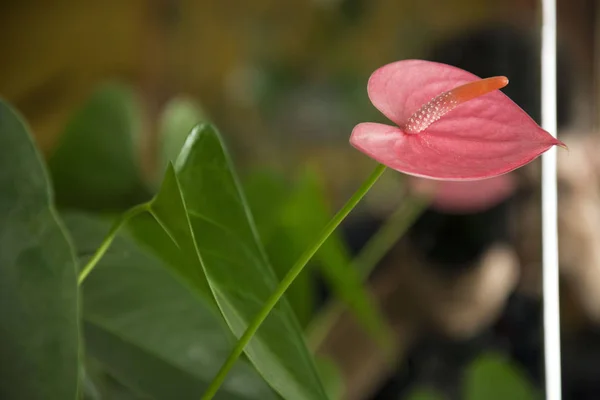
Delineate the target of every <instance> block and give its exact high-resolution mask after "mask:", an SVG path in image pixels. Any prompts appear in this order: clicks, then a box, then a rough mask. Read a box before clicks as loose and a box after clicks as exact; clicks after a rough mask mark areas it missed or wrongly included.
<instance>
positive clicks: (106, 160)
mask: <svg viewBox="0 0 600 400" xmlns="http://www.w3.org/2000/svg"><path fill="white" fill-rule="evenodd" d="M140 120H141V117H140V110H138V108H137V103H136V99H135V97H134V94H133V92H132V91H131V90H130V89H129V88H126V87H122V86H118V85H104V86H102V87H100V88H99V89H98V90H97V91H96V92H95V93H94V94H93V95H92V97H91V98H90V100H89V101H88V102H87V103H86V104H85V105H84V107H83V108H82V109H81V110H79V111H78V112H77V113H76V114H75V116H74V117H73V119H72V120H71V121H70V123H69V124H68V126H67V128H66V130H65V132H64V133H63V135H62V136H61V140H60V142H59V144H58V147H57V149H56V151H55V152H54V153H53V154H52V156H51V158H50V160H49V162H48V164H49V168H50V172H51V175H52V181H53V182H54V188H55V191H56V199H57V203H58V205H59V206H60V207H65V208H72V209H82V210H102V211H105V210H109V211H112V210H119V211H121V210H124V209H126V208H128V207H130V206H132V205H134V204H137V203H139V202H142V201H144V200H148V199H149V198H150V196H151V194H149V191H148V189H147V188H146V185H145V183H144V182H143V178H142V174H141V172H140V160H139V154H140V151H139V148H138V147H139V138H138V137H137V135H138V134H139V131H140Z"/></svg>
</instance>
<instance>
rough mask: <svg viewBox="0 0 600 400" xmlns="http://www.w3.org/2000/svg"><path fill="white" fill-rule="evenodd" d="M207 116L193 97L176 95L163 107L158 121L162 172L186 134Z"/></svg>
mask: <svg viewBox="0 0 600 400" xmlns="http://www.w3.org/2000/svg"><path fill="white" fill-rule="evenodd" d="M207 119H208V118H207V116H206V114H205V113H204V111H203V110H202V109H201V107H200V105H199V104H197V102H195V101H194V100H193V99H191V98H187V97H177V98H175V99H173V100H171V101H169V103H167V106H166V107H165V110H164V112H163V113H162V115H161V118H160V122H159V126H160V127H159V149H160V150H159V157H160V160H159V163H160V167H161V168H160V172H161V173H162V172H164V171H165V170H166V168H167V165H168V164H169V162H175V160H176V159H177V156H178V155H179V151H180V150H181V148H182V147H183V144H184V143H185V140H186V138H187V136H188V134H189V133H190V132H191V131H192V129H193V128H194V127H195V126H196V125H198V124H199V123H201V122H205V121H207Z"/></svg>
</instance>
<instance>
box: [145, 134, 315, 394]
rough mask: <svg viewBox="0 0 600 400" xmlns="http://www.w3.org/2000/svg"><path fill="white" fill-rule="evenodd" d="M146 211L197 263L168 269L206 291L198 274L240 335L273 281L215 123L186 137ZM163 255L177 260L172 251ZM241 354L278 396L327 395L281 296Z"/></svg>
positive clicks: (300, 334) (187, 256)
mask: <svg viewBox="0 0 600 400" xmlns="http://www.w3.org/2000/svg"><path fill="white" fill-rule="evenodd" d="M175 174H176V175H175ZM151 210H152V214H153V216H154V217H155V219H156V221H158V223H159V224H160V225H161V226H162V227H163V228H164V229H165V231H166V232H168V234H169V236H170V237H171V239H172V240H173V242H174V243H175V244H176V245H177V247H178V248H179V249H181V250H182V252H183V253H184V254H186V257H184V258H185V259H189V258H190V257H192V256H194V257H195V259H194V261H191V262H194V263H197V265H198V267H197V268H194V266H193V265H191V264H190V265H179V266H177V267H175V268H174V269H175V270H176V272H177V273H178V274H179V275H180V276H181V277H182V278H184V279H185V281H186V282H187V283H188V284H189V285H190V286H191V287H193V288H194V289H195V290H196V291H197V292H198V293H201V294H202V293H206V289H205V284H204V283H203V281H202V279H200V278H199V274H200V275H202V272H204V274H205V275H206V278H205V279H206V280H207V281H208V284H209V285H210V289H211V291H212V294H213V295H214V297H215V299H216V302H217V304H218V306H219V309H220V310H221V312H222V314H223V316H224V318H225V320H226V321H227V323H228V325H229V327H230V329H231V330H232V332H233V333H234V335H235V336H236V337H238V338H239V337H240V336H241V335H242V334H243V333H244V331H245V330H246V328H247V326H248V324H249V323H250V321H251V320H252V319H253V318H254V317H255V316H256V315H257V314H258V313H259V311H260V310H261V309H262V307H263V305H264V304H265V302H266V301H267V299H268V298H269V296H270V295H271V294H272V293H273V292H274V291H275V288H276V286H277V282H278V281H277V278H276V276H275V274H274V272H273V270H272V269H271V266H270V265H269V263H268V261H267V258H266V256H265V253H264V250H263V249H262V245H261V244H260V242H259V240H258V237H257V235H256V229H255V227H254V222H253V220H252V216H251V214H250V211H249V208H248V206H247V204H246V200H245V198H244V196H243V194H242V191H241V188H240V185H239V183H238V179H237V177H236V175H235V173H234V172H233V168H232V164H231V161H230V159H229V156H228V154H227V152H226V150H225V149H224V146H223V143H222V140H221V138H220V136H219V134H218V133H217V132H216V130H215V129H214V128H213V127H211V126H209V125H201V126H199V127H197V128H195V129H194V130H193V131H192V133H191V134H190V135H189V137H188V139H187V141H186V143H185V145H184V147H183V149H182V151H181V153H180V155H179V157H178V159H177V163H176V172H175V171H174V170H173V167H170V168H168V169H167V173H166V176H165V180H164V182H163V185H162V187H161V189H160V191H159V193H158V195H157V197H156V198H155V200H153V201H152V203H151ZM182 210H183V211H185V213H182ZM186 235H187V236H186ZM194 252H195V253H196V254H193V253H194ZM169 258H170V259H171V260H173V261H175V260H176V258H175V257H174V254H173V252H171V253H170V256H169ZM174 264H175V262H171V263H170V265H171V266H173V265H174ZM245 352H246V355H247V356H248V358H249V359H250V360H251V361H252V363H253V364H254V365H255V367H256V368H257V369H258V371H259V372H260V374H261V375H262V376H263V377H264V378H265V380H266V381H267V382H268V383H269V384H270V385H271V386H272V387H273V388H274V389H275V390H276V391H277V392H279V393H280V394H281V395H282V396H283V397H284V398H286V399H291V400H294V399H326V398H327V395H326V393H325V389H324V388H323V385H322V383H321V381H320V378H319V375H318V372H317V369H316V367H315V364H314V360H313V358H312V356H311V355H310V353H309V351H308V349H307V347H306V344H305V342H304V338H303V336H302V330H301V327H300V325H299V323H298V321H297V320H296V318H295V315H294V313H293V311H292V309H291V307H290V306H289V304H288V302H287V300H286V299H283V300H282V301H281V302H280V303H279V304H278V306H277V307H276V308H275V309H274V310H273V312H272V313H271V315H270V316H269V318H267V320H266V321H265V323H264V324H263V325H262V327H261V329H260V331H258V332H257V334H256V336H255V337H254V338H253V340H252V341H250V343H249V345H248V346H247V347H246V349H245ZM223 361H224V360H223Z"/></svg>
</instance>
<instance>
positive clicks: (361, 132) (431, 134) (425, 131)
mask: <svg viewBox="0 0 600 400" xmlns="http://www.w3.org/2000/svg"><path fill="white" fill-rule="evenodd" d="M507 84H508V79H507V78H506V77H493V78H487V79H481V78H479V77H477V76H476V75H473V74H471V73H469V72H467V71H464V70H462V69H459V68H455V67H452V66H450V65H445V64H440V63H436V62H430V61H422V60H405V61H398V62H394V63H391V64H388V65H385V66H383V67H381V68H379V69H378V70H376V71H375V72H374V73H373V74H372V75H371V77H370V78H369V83H368V88H367V91H368V94H369V98H370V99H371V102H372V103H373V105H374V106H375V107H377V109H379V111H381V112H382V113H383V114H384V115H385V116H386V117H388V118H389V119H390V120H392V121H393V122H394V123H395V124H396V125H397V126H391V125H384V124H378V123H372V122H364V123H360V124H358V125H357V126H356V127H355V128H354V130H353V131H352V135H351V137H350V143H351V144H352V145H353V146H354V147H355V148H357V149H358V150H360V151H361V152H363V153H365V154H367V155H368V156H370V157H371V158H374V159H375V160H377V161H379V162H380V163H381V164H384V165H386V166H387V167H389V168H392V169H395V170H397V171H400V172H403V173H406V174H409V175H413V176H418V177H423V178H429V179H437V180H452V181H469V180H479V179H486V178H491V177H494V176H498V175H502V174H505V173H507V172H510V171H512V170H514V169H517V168H519V167H521V166H523V165H525V164H527V163H529V162H530V161H532V160H534V159H535V158H536V157H538V156H539V155H540V154H542V153H543V152H545V151H546V150H548V149H549V148H550V147H552V146H554V145H559V146H563V147H565V145H564V144H563V143H562V142H561V141H559V140H558V139H556V138H554V137H553V136H552V135H550V134H549V133H548V132H546V131H544V130H543V129H542V128H540V127H539V126H538V125H537V124H536V123H535V121H534V120H533V119H531V117H529V115H527V113H525V111H523V110H522V109H521V108H520V107H519V106H518V105H517V104H515V103H514V102H513V101H512V100H511V99H510V98H508V97H507V96H506V95H505V94H503V93H502V92H500V91H499V90H498V89H501V88H503V87H504V86H506V85H507Z"/></svg>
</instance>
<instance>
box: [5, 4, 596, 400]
mask: <svg viewBox="0 0 600 400" xmlns="http://www.w3.org/2000/svg"><path fill="white" fill-rule="evenodd" d="M540 12H541V10H540V4H539V1H535V0H504V1H494V0H446V1H439V0H305V1H300V0H288V1H285V2H284V1H274V0H252V1H234V0H195V1H192V0H129V1H116V0H105V1H104V2H92V1H73V0H56V1H54V2H44V1H40V0H22V1H8V0H5V1H2V2H1V3H0V54H1V57H0V96H1V97H3V98H5V99H6V100H8V101H9V102H11V103H12V104H13V105H14V106H15V107H16V108H17V109H18V110H19V111H20V112H22V113H23V114H24V116H25V117H26V119H27V120H28V122H29V124H30V125H31V128H32V131H33V134H34V136H35V138H36V140H37V141H38V144H39V146H40V148H41V149H42V151H43V153H44V155H45V157H46V158H47V159H48V162H49V165H50V167H51V170H52V176H53V179H54V184H55V188H56V196H57V201H58V202H59V205H61V206H63V207H71V208H79V209H85V210H94V211H100V212H115V211H120V210H123V209H125V208H127V207H128V206H130V205H132V204H135V203H137V202H139V201H142V200H144V199H146V198H148V196H149V195H151V193H152V191H153V189H155V188H156V185H157V184H158V183H159V181H160V176H161V173H162V171H163V168H164V165H165V163H166V162H167V161H168V160H169V159H170V158H172V157H173V154H177V152H178V150H179V148H180V146H181V144H182V143H183V140H184V138H185V134H187V133H188V132H189V129H191V128H192V126H193V125H194V124H195V123H197V122H199V121H211V122H213V123H215V124H216V126H217V127H218V128H219V129H220V131H221V132H222V133H223V135H224V137H225V140H226V141H227V143H228V146H229V148H230V150H231V151H232V154H233V157H234V160H235V163H236V166H237V169H238V171H239V173H240V175H241V178H242V181H243V184H244V186H245V187H246V190H247V191H248V197H249V200H250V203H251V205H252V208H253V211H254V213H255V217H256V219H257V223H258V224H259V228H260V226H261V223H262V222H264V221H268V220H269V218H273V216H269V210H272V208H271V205H272V204H274V203H273V202H275V201H276V198H275V197H276V196H275V195H274V193H275V192H274V191H273V190H272V189H273V185H274V183H273V182H278V183H277V184H280V185H282V186H284V187H287V188H288V189H289V188H290V187H291V188H292V189H289V190H295V189H294V188H297V186H298V185H302V182H303V179H305V178H306V176H310V177H311V178H310V179H315V180H316V182H317V184H318V185H319V187H320V188H321V189H320V190H321V193H322V198H320V201H321V200H322V201H323V203H324V204H326V207H327V209H328V210H329V212H330V213H333V212H334V211H335V210H337V209H338V208H339V207H340V206H341V205H342V204H343V203H344V201H345V200H346V199H347V198H348V197H349V196H350V195H351V194H352V193H353V192H354V190H356V188H357V187H358V185H360V183H361V182H362V180H363V179H364V178H366V176H367V175H368V173H369V172H370V170H371V169H372V168H373V166H374V163H373V161H372V160H370V159H369V158H367V157H364V156H363V155H362V154H360V153H358V152H357V151H356V150H355V149H353V148H352V147H351V146H349V145H348V138H349V135H350V132H351V130H352V128H353V126H354V125H356V124H357V123H359V122H363V121H385V118H384V117H383V116H381V115H380V114H379V112H378V111H377V110H376V109H375V108H374V107H373V106H372V105H371V103H370V102H369V100H368V97H367V93H366V83H367V80H368V78H369V75H370V74H371V73H372V72H373V71H374V70H375V69H376V68H378V67H380V66H382V65H384V64H386V63H389V62H392V61H397V60H401V59H408V58H420V59H426V60H431V61H439V62H443V63H447V64H451V65H455V66H457V67H460V68H463V69H466V70H468V71H470V72H472V73H474V74H476V75H478V76H481V77H489V76H494V75H505V76H507V77H508V78H509V80H510V84H509V86H507V87H506V88H505V89H503V91H504V92H505V93H506V94H507V95H508V96H509V97H511V98H512V99H513V100H514V101H515V102H516V103H517V104H518V105H519V106H521V107H522V108H523V109H524V110H525V111H527V112H528V113H529V114H530V115H531V116H532V117H533V118H534V119H536V120H537V121H538V122H539V121H540V97H539V96H540V95H539V92H540V90H539V82H540V74H539V70H540V61H539V53H540V46H539V44H540V36H539V32H540ZM558 25H559V31H558V39H559V58H560V59H559V66H558V84H559V99H558V101H559V104H558V106H559V129H560V130H559V135H560V136H561V139H562V140H563V141H564V142H566V143H567V145H568V146H569V148H570V151H569V152H559V190H560V193H559V209H560V214H561V216H560V222H559V224H560V230H561V234H560V235H561V236H560V242H561V245H560V246H561V248H560V254H561V271H562V281H561V291H562V293H563V294H562V296H563V297H562V304H561V307H562V308H563V314H562V325H563V335H562V340H563V379H564V384H563V391H564V398H565V399H567V400H570V399H573V400H574V399H597V398H600V331H599V330H598V324H599V323H600V162H599V161H598V157H597V155H596V153H594V151H595V150H594V149H595V146H597V145H600V137H599V136H598V131H597V129H596V128H597V127H598V120H599V114H598V94H599V91H600V83H599V82H598V79H597V78H598V77H599V76H600V62H599V61H600V60H599V57H600V51H599V50H600V3H598V2H597V1H594V0H568V1H567V0H558ZM124 103H126V106H124V108H123V109H124V110H125V111H123V112H122V113H120V114H119V112H120V111H118V112H115V110H114V109H115V107H117V105H120V104H124ZM132 113H133V114H135V117H132V116H131V114H132ZM174 124H175V125H177V126H179V127H180V129H178V130H177V132H178V135H177V134H175V133H173V131H172V130H169V129H166V128H165V126H167V125H168V126H173V125H174ZM82 127H83V128H82ZM81 129H83V131H84V133H83V136H81V135H82V134H81V133H79V135H80V136H79V137H78V138H77V137H75V136H77V132H82V130H81ZM86 129H87V130H86ZM74 132H75V133H74ZM85 135H89V136H85ZM125 136H127V139H125V138H124V137H125ZM73 137H75V138H73ZM596 142H598V143H596ZM73 149H75V150H76V152H77V153H79V154H80V157H79V158H78V159H77V160H75V159H73V158H70V156H69V154H73V151H74V150H73ZM128 151H132V152H133V156H131V155H128V154H127V152H128ZM76 162H78V163H80V164H74V163H76ZM107 166H108V167H107ZM78 169H84V170H87V171H88V172H89V171H95V172H90V173H91V174H93V180H95V181H94V182H95V187H96V188H104V189H107V190H102V193H96V192H94V191H93V190H91V189H90V190H88V189H89V188H88V187H87V186H86V185H87V184H89V182H87V183H86V182H85V181H81V180H78V174H77V173H76V170H78ZM115 170H116V171H119V173H120V176H119V179H115V177H114V171H115ZM111 171H113V172H112V173H113V175H112V176H108V175H107V174H110V173H111ZM307 171H308V172H307ZM307 174H308V175H307ZM88 177H89V175H88ZM421 184H422V182H420V181H418V180H415V179H408V178H406V177H403V176H400V174H394V173H391V172H388V173H387V174H386V175H385V176H384V178H383V179H382V180H381V182H380V183H379V184H378V185H377V186H376V187H375V188H374V189H373V191H372V192H371V193H370V194H369V196H368V199H366V200H365V201H364V202H363V204H362V205H361V206H360V207H359V208H358V209H357V210H356V211H355V212H354V213H353V214H352V216H351V218H349V219H348V220H347V221H346V222H345V224H344V226H343V236H342V238H343V245H344V246H345V248H346V249H347V252H348V253H349V254H350V255H355V254H359V253H360V251H361V249H363V248H364V246H365V245H366V244H368V243H370V240H372V239H373V237H374V235H376V233H377V232H381V227H382V226H386V225H385V224H386V221H388V220H390V218H391V219H392V225H394V224H396V226H400V225H402V226H406V229H405V230H402V231H401V232H400V231H398V232H397V233H389V232H388V233H387V236H386V237H387V238H388V239H389V242H390V243H389V246H387V247H385V246H384V250H385V251H383V250H382V254H381V256H382V257H379V258H378V257H375V261H376V262H374V265H372V266H369V268H368V271H366V272H365V275H366V276H368V285H369V289H370V291H371V293H372V296H373V298H374V299H376V301H377V303H378V304H379V306H380V308H381V310H382V311H383V314H384V316H385V318H386V320H387V321H388V322H389V323H390V326H391V327H392V328H393V331H394V340H395V344H396V346H395V348H394V351H393V352H392V354H382V353H381V351H379V350H378V348H377V346H376V345H375V344H374V343H373V342H372V341H371V339H370V338H369V335H367V334H366V333H365V332H364V330H363V329H362V328H361V326H360V324H358V323H357V322H356V321H355V320H354V318H353V316H352V315H351V313H348V312H342V313H341V314H340V315H338V316H337V317H336V318H334V319H329V320H328V321H329V322H328V323H327V324H325V328H323V327H322V326H320V325H319V326H318V328H317V329H316V331H317V332H320V333H319V334H318V335H317V334H314V332H315V330H314V329H313V330H311V329H309V328H307V329H308V331H310V332H313V333H312V334H309V341H310V343H311V345H312V346H313V348H314V350H315V351H316V352H317V353H318V354H320V355H323V356H326V357H328V358H329V359H330V360H332V361H333V363H334V365H335V366H336V368H337V369H338V372H339V376H340V382H341V386H340V387H341V389H340V393H341V394H340V396H341V397H342V398H344V399H355V400H367V399H373V400H384V399H405V398H408V396H413V398H415V399H416V398H421V399H429V398H448V399H463V398H473V399H474V398H475V397H472V396H471V395H469V393H470V392H469V391H474V392H477V393H480V396H479V398H485V399H488V398H489V399H496V398H498V399H501V398H519V399H529V398H541V394H542V393H543V349H542V343H543V342H542V328H541V290H540V286H541V281H540V277H541V272H540V260H541V251H540V249H541V245H540V234H539V227H540V218H539V213H540V210H539V160H538V161H536V162H534V163H532V164H531V165H528V166H527V167H525V168H523V169H521V170H519V171H516V172H514V173H511V174H509V175H507V176H505V177H503V178H501V179H498V180H490V181H489V182H488V181H486V182H483V183H477V184H471V185H458V184H456V185H453V184H447V185H445V186H441V187H438V191H437V192H436V193H437V194H436V195H434V197H433V198H432V199H425V198H424V197H423V190H422V186H421ZM103 185H107V186H106V187H105V186H103ZM486 185H487V186H486ZM499 188H500V189H499ZM108 189H110V190H108ZM495 189H498V190H495ZM107 192H108V193H107ZM481 193H495V195H493V196H488V197H487V198H485V199H480V200H477V201H474V200H473V199H474V198H477V195H478V194H481ZM484 197H485V196H484ZM287 210H288V211H286V212H287V213H288V214H286V215H288V220H292V221H294V223H290V224H288V227H289V226H292V227H293V228H294V229H299V226H298V224H300V223H301V222H302V221H303V220H304V219H307V218H308V216H309V215H310V214H311V212H312V211H311V209H310V208H308V209H307V208H306V207H304V208H302V207H297V208H294V207H288V208H287ZM303 213H304V214H303ZM394 218H396V219H395V220H394ZM308 219H310V218H308ZM325 221H326V220H325ZM394 221H395V222H394ZM264 224H267V222H264ZM294 224H296V225H294ZM317 224H318V223H317ZM388 226H389V224H388ZM265 231H266V230H265ZM394 235H395V236H394ZM262 236H263V239H264V240H265V241H267V242H268V243H266V244H265V245H266V246H267V248H268V249H269V248H270V251H269V253H270V257H271V259H272V261H273V263H274V264H276V263H277V262H276V261H277V254H278V253H277V251H278V249H279V253H282V252H283V250H282V247H281V246H283V245H282V244H281V243H277V242H276V241H275V239H272V241H271V242H269V240H270V239H268V238H265V236H268V233H264V232H263V234H262ZM281 257H283V258H285V256H283V255H282V256H281ZM288 258H289V257H288ZM287 267H289V265H287ZM283 268H285V265H284V267H283ZM306 282H307V283H306V284H305V285H304V286H303V287H299V286H298V287H297V288H296V289H297V290H296V292H294V293H291V294H290V297H293V296H296V297H295V298H296V300H295V301H292V303H294V304H295V305H296V307H295V309H296V312H297V313H298V316H299V319H300V320H301V322H303V324H304V325H305V326H307V327H309V326H312V325H311V324H312V323H313V322H314V321H315V320H317V321H318V320H319V318H317V317H318V316H319V315H320V314H319V313H320V312H321V311H322V310H324V309H326V308H327V305H328V304H329V303H330V301H331V298H332V295H331V293H330V289H329V286H328V285H327V284H326V279H325V278H324V277H323V276H322V274H321V273H320V272H319V270H318V268H316V269H314V270H313V272H312V273H311V274H310V275H308V276H307V281H306ZM313 325H314V324H313ZM317 325H318V324H317ZM314 337H316V338H317V339H314ZM313 339H314V340H313ZM390 360H391V361H390ZM474 377H475V378H474ZM467 381H468V382H470V383H468V382H467ZM465 382H467V383H465ZM486 390H487V392H486ZM503 390H504V391H503ZM430 391H431V393H430ZM433 392H435V393H437V395H439V396H441V397H433V396H435V395H434V394H432V393H433ZM482 393H483V394H482ZM419 396H421V397H419ZM428 396H429V397H428ZM469 396H471V397H469ZM494 396H495V397H494Z"/></svg>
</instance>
